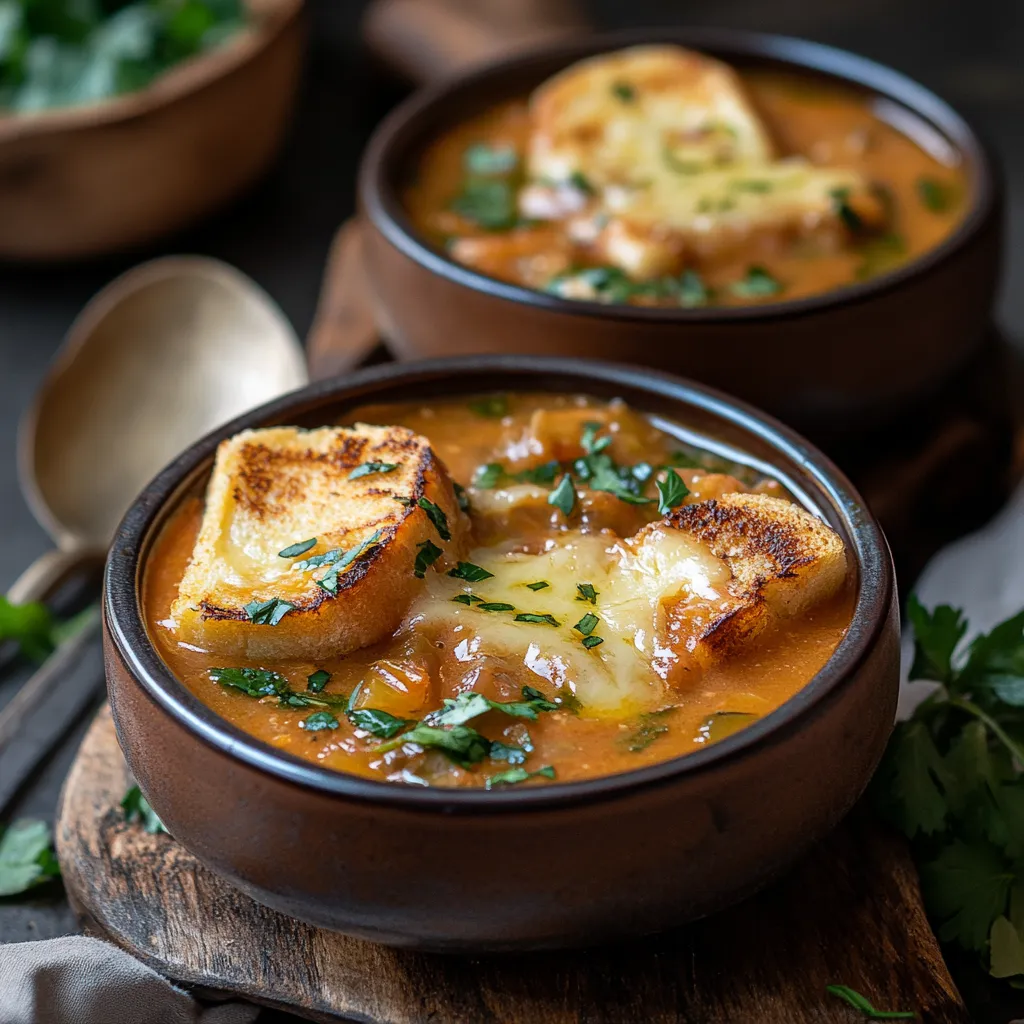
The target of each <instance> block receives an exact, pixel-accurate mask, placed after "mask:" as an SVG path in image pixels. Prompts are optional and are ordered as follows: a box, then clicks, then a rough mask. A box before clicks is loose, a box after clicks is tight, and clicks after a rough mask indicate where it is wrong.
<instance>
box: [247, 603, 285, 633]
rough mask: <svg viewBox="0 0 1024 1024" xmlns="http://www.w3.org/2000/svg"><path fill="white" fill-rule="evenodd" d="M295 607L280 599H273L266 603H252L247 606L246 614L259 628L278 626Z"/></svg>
mask: <svg viewBox="0 0 1024 1024" xmlns="http://www.w3.org/2000/svg"><path fill="white" fill-rule="evenodd" d="M294 607H295V605H293V604H291V603H290V602H288V601H285V600H282V599H281V598H280V597H271V598H269V599H268V600H266V601H250V602H249V603H248V604H247V605H246V606H245V614H246V615H248V616H249V621H250V622H252V623H253V624H255V625H257V626H276V625H277V624H278V623H279V622H280V621H281V620H282V619H283V618H284V617H285V616H286V615H287V614H288V613H289V612H290V611H291V610H292V609H293V608H294Z"/></svg>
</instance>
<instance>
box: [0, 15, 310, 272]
mask: <svg viewBox="0 0 1024 1024" xmlns="http://www.w3.org/2000/svg"><path fill="white" fill-rule="evenodd" d="M248 8H249V11H250V12H251V16H252V19H253V21H252V24H251V25H250V26H249V27H247V28H245V29H243V30H242V31H241V32H239V33H238V35H237V36H236V37H235V38H233V39H231V40H229V41H228V42H227V43H225V44H224V45H223V46H221V47H218V48H217V49H215V50H212V51H210V52H209V53H208V54H205V55H203V56H200V57H196V58H194V59H192V60H189V61H186V62H184V63H182V64H180V65H177V66H176V67H174V68H172V69H171V70H170V71H168V72H167V73H166V74H164V75H162V76H160V77H159V78H158V79H156V80H155V81H154V82H153V83H152V84H151V85H150V86H149V87H147V88H146V89H143V90H141V91H139V92H135V93H128V94H126V95H124V96H117V97H114V98H112V99H109V100H105V101H103V102H101V103H96V104H90V105H88V106H81V107H68V108H60V109H56V110H52V111H44V112H42V113H39V114H33V115H30V116H18V115H14V114H10V115H5V114H0V258H7V259H23V260H58V259H69V258H75V257H83V256H95V255H99V254H101V253H107V252H113V251H117V250H121V249H125V248H129V247H132V246H136V245H140V244H142V243H143V242H148V241H151V240H152V239H154V238H157V237H159V236H160V235H163V234H166V233H168V232H170V231H174V230H177V229H179V228H182V227H185V226H186V225H187V224H189V223H191V222H192V221H195V220H197V219H199V218H200V217H202V216H204V215H205V214H207V213H210V212H211V211H212V210H214V209H215V208H216V207H218V206H220V205H221V204H222V203H224V202H226V201H227V200H228V199H230V198H231V197H232V196H234V195H236V194H237V193H238V192H239V190H241V189H243V188H245V186H246V185H248V184H250V183H251V182H252V181H253V180H254V179H255V178H256V177H257V176H258V175H259V174H260V173H261V172H262V171H263V170H264V169H265V168H266V167H267V165H268V164H269V163H270V160H271V159H272V158H273V156H274V154H275V153H276V151H277V148H278V146H279V144H280V142H281V138H282V135H283V133H284V129H285V126H286V124H287V122H288V116H289V113H290V111H291V107H292V101H293V99H294V97H295V92H296V87H297V85H298V81H299V72H300V67H301V63H302V48H303V34H304V33H303V19H302V17H301V14H302V0H249V3H248Z"/></svg>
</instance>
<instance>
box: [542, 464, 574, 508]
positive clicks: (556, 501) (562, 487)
mask: <svg viewBox="0 0 1024 1024" xmlns="http://www.w3.org/2000/svg"><path fill="white" fill-rule="evenodd" d="M548 504H549V505H554V506H555V508H557V509H558V511H559V512H561V513H562V515H563V516H565V517H566V519H568V518H569V516H571V515H572V510H573V509H574V508H575V507H576V488H575V487H574V486H573V482H572V476H571V474H569V473H566V474H565V476H563V477H562V479H561V481H560V482H559V484H558V486H557V487H556V488H555V489H554V490H553V491H552V492H551V493H550V494H549V495H548Z"/></svg>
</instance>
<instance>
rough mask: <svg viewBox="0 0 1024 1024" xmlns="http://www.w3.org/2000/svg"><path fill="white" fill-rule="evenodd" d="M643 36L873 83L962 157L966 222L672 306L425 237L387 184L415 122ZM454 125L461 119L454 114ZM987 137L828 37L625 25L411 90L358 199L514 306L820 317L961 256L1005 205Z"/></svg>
mask: <svg viewBox="0 0 1024 1024" xmlns="http://www.w3.org/2000/svg"><path fill="white" fill-rule="evenodd" d="M645 43H678V44H681V45H683V46H689V47H692V48H694V49H697V50H703V51H708V52H710V53H711V54H712V55H717V54H719V53H724V54H725V57H724V59H726V60H730V59H732V58H734V57H740V58H749V59H752V60H755V61H757V60H764V61H770V62H774V63H782V64H789V65H791V66H792V67H793V68H795V69H797V70H804V71H810V72H812V73H814V74H818V75H824V76H826V77H831V78H834V79H837V80H838V81H839V82H840V83H843V84H847V85H853V86H854V87H857V88H860V89H866V90H867V91H869V92H872V93H875V94H877V95H878V96H880V97H883V98H885V99H888V100H890V101H892V102H895V103H896V104H898V105H899V106H901V107H903V108H905V109H907V110H909V111H910V112H911V113H912V114H914V115H915V116H916V117H917V118H919V119H921V120H923V121H925V122H926V123H927V124H929V125H930V126H931V127H932V128H934V129H936V130H937V131H938V132H939V133H940V134H941V135H942V136H943V137H944V138H946V139H948V140H949V141H950V142H951V143H952V145H953V146H954V148H955V149H956V150H957V152H958V153H959V154H960V157H961V159H962V161H963V165H964V167H965V170H966V171H967V175H968V179H969V182H970V188H969V193H970V197H971V203H970V206H969V208H968V209H967V210H966V211H964V213H963V216H962V217H961V219H960V222H959V224H957V226H956V227H955V228H954V229H953V231H952V232H950V234H949V235H948V236H947V237H946V238H944V239H943V240H942V241H941V242H940V243H939V244H938V245H936V246H933V247H932V248H930V249H928V250H927V251H925V252H924V253H922V254H921V255H920V256H918V257H917V258H915V259H913V260H911V261H909V262H908V263H905V264H903V265H902V266H899V267H896V268H894V269H893V270H889V271H886V272H885V273H882V274H879V275H878V276H876V277H873V278H871V279H869V280H866V281H859V282H855V283H853V284H850V285H844V286H842V287H839V288H833V289H831V290H829V291H825V292H821V293H818V294H815V295H808V296H805V297H803V298H798V299H783V300H781V301H779V302H769V303H764V304H763V305H762V304H757V305H751V306H711V307H702V308H696V309H675V308H671V307H658V306H632V305H627V304H624V303H622V304H617V303H601V302H594V301H589V300H579V299H565V298H562V297H561V296H558V295H552V294H550V293H548V292H542V291H539V290H535V289H532V288H527V287H525V286H523V285H517V284H512V283H509V282H506V281H500V280H498V279H497V278H492V277H488V276H487V275H485V274H482V273H479V272H478V271H475V270H472V269H470V268H469V267H466V266H463V265H462V264H460V263H457V262H455V261H454V260H452V259H450V258H449V257H448V256H447V255H446V254H445V253H442V252H440V251H438V250H436V249H434V248H432V247H431V246H430V245H429V244H428V243H427V242H426V241H425V240H421V239H420V238H419V236H418V234H417V232H416V230H415V228H414V226H413V225H412V223H411V221H410V219H409V217H408V216H407V215H406V212H405V209H404V206H403V204H402V202H401V199H400V197H399V195H398V194H397V190H395V189H393V188H391V187H390V182H391V180H392V179H391V176H390V171H391V167H392V165H393V164H394V162H395V161H396V159H397V157H398V156H400V155H402V153H403V152H404V151H405V150H406V147H407V144H408V141H409V137H410V135H412V136H415V135H416V134H417V133H418V128H417V124H418V122H419V121H420V120H421V119H422V118H424V117H425V116H427V115H429V114H433V113H434V112H435V111H436V110H437V109H439V108H441V109H443V108H444V107H445V106H446V105H447V104H449V103H451V102H452V101H453V100H457V99H459V98H460V97H461V96H463V95H464V94H466V93H469V92H472V91H473V90H474V89H477V88H479V87H481V86H484V85H489V84H490V83H491V82H493V81H495V80H499V81H500V80H501V79H502V78H504V77H507V76H516V75H518V74H520V73H525V72H527V71H528V70H529V68H530V67H531V66H532V65H547V64H549V63H550V62H552V61H556V60H558V61H562V60H564V62H565V63H566V64H568V63H570V62H572V61H574V60H578V59H582V58H584V57H587V56H591V55H595V54H598V53H603V52H607V51H610V50H615V49H619V48H622V47H627V46H635V45H642V44H645ZM453 123H457V122H453ZM997 167H998V164H997V162H996V161H995V159H994V158H993V155H992V151H991V148H990V146H989V145H988V143H987V142H986V141H985V140H984V139H983V137H982V136H981V135H980V134H979V133H978V131H977V130H976V129H975V128H974V127H973V126H972V125H971V124H970V123H969V122H968V121H967V119H966V118H965V117H963V115H961V114H960V113H959V112H958V111H957V110H955V109H954V107H953V106H952V105H951V104H949V103H947V102H946V101H945V100H943V99H942V98H941V97H939V96H938V95H936V94H935V93H934V92H932V91H931V90H930V89H927V88H926V87H925V86H923V85H921V84H920V83H918V82H916V81H915V80H914V79H912V78H910V77H908V76H907V75H904V74H902V73H901V72H899V71H896V70H894V69H893V68H890V67H888V66H887V65H884V64H881V63H879V62H877V61H873V60H871V59H869V58H867V57H862V56H860V55H858V54H855V53H851V52H850V51H848V50H843V49H840V48H838V47H834V46H829V45H826V44H824V43H816V42H812V41H810V40H806V39H799V38H796V37H793V36H785V35H777V34H774V33H769V32H747V31H740V30H736V29H726V28H708V27H675V28H672V27H661V28H642V29H628V30H622V31H615V32H604V33H595V34H592V35H587V36H584V37H581V38H577V39H573V40H565V39H559V40H556V41H554V42H549V43H546V44H540V45H537V46H533V47H531V48H529V49H528V50H525V51H523V50H519V51H517V52H516V54H515V55H514V56H512V57H509V58H506V59H504V60H496V61H491V62H488V63H486V64H484V65H482V66H475V67H474V68H472V69H470V70H469V71H467V72H464V73H462V74H459V75H455V76H452V77H450V78H446V79H444V80H442V81H441V82H438V83H437V84H435V85H431V86H427V87H425V88H423V89H420V90H419V91H417V92H415V93H413V95H412V96H410V97H408V98H407V99H406V100H404V101H403V102H402V103H401V104H399V105H398V106H397V107H395V108H394V109H393V110H392V111H391V112H390V113H389V114H388V115H387V117H385V118H384V120H383V121H382V122H381V123H380V124H379V125H378V127H377V129H376V130H375V131H374V133H373V135H372V136H371V138H370V141H369V143H368V145H367V147H366V150H365V151H364V154H363V159H362V161H361V163H360V168H359V176H358V183H357V192H358V197H359V205H360V207H361V209H362V211H363V213H364V214H365V216H366V217H367V218H368V219H369V221H370V223H371V224H372V225H373V226H374V227H375V228H376V229H377V230H378V231H379V232H380V233H381V234H382V235H383V237H384V238H385V239H386V240H387V241H388V242H389V243H390V244H391V245H392V246H393V247H394V248H395V249H397V250H398V251H399V252H400V253H402V254H403V255H404V256H406V257H408V258H409V259H411V260H413V261H414V262H415V263H417V264H419V265H421V266H423V267H424V268H425V269H427V270H429V271H431V272H432V273H434V274H436V275H437V276H439V277H442V278H444V279H446V280H448V281H450V282H451V283H453V284H457V285H461V286H462V287H465V288H469V289H471V290H472V291H475V292H480V293H482V294H484V295H487V296H490V297H493V298H500V299H504V300H506V301H510V302H515V303H517V304H523V305H529V306H535V307H538V308H540V309H543V310H546V311H548V312H552V313H558V314H562V315H569V316H572V315H575V316H591V317H595V316H596V317H604V318H607V319H611V320H616V321H621V322H626V323H630V322H632V323H652V322H653V323H673V324H709V323H710V324H724V323H736V322H739V323H743V322H749V321H758V322H761V321H775V320H779V319H787V318H794V317H800V316H807V315H813V314H816V313H819V312H821V311H822V310H828V309H831V308H838V307H842V306H848V305H855V304H858V303H863V302H867V301H870V300H872V299H874V298H875V297H877V296H879V295H881V294H884V293H887V292H889V291H892V290H894V289H896V288H899V287H901V286H903V285H905V284H906V283H908V282H909V281H911V280H913V279H915V278H917V277H920V276H922V275H923V274H926V273H928V272H930V271H931V270H933V269H934V268H936V267H938V266H939V265H940V264H942V263H944V262H946V261H947V260H949V259H950V258H952V257H954V256H956V255H957V254H958V253H959V252H960V250H962V249H963V248H964V247H966V246H967V245H969V244H970V243H971V242H972V241H973V239H974V238H975V237H976V236H977V235H978V234H979V233H980V232H981V231H982V230H983V229H984V228H985V227H986V225H987V224H988V223H989V222H990V220H991V218H992V216H993V215H994V214H995V212H996V211H997V209H998V208H999V204H1000V202H1001V195H1002V179H1001V177H1000V175H999V173H998V171H997Z"/></svg>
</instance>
